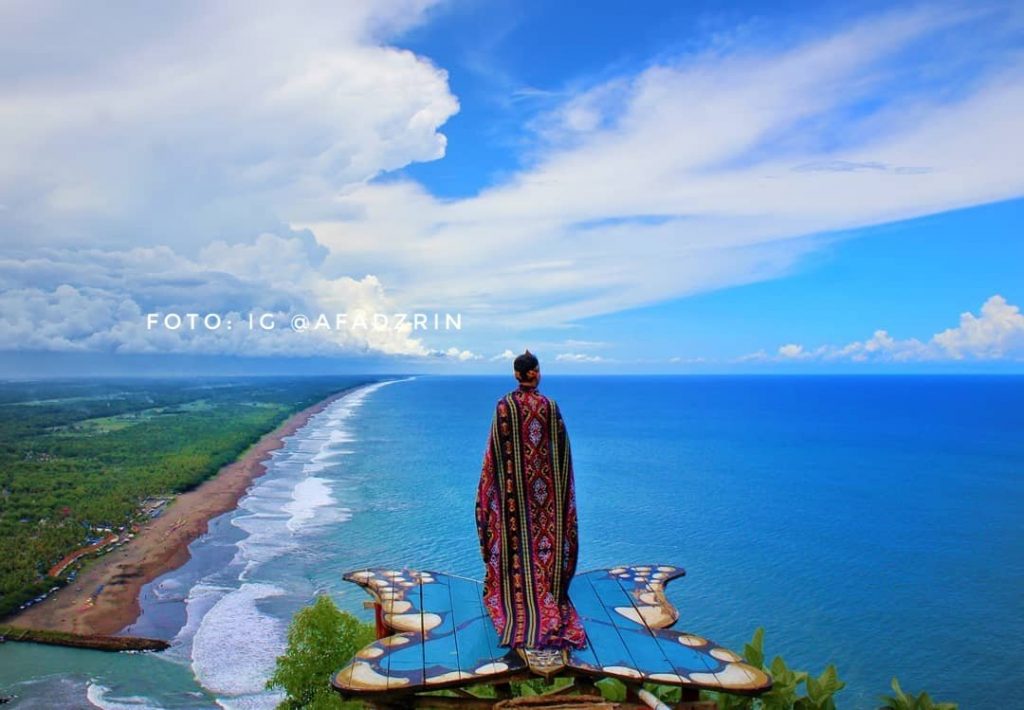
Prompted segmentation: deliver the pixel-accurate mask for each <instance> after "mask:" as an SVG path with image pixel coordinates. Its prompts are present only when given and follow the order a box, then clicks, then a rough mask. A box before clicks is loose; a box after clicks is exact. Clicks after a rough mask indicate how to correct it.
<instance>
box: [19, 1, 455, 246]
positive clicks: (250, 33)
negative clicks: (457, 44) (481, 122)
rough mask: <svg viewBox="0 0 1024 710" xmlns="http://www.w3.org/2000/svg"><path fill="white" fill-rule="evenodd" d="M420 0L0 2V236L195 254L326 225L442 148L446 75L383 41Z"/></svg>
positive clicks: (412, 17) (450, 100) (416, 13)
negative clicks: (352, 197) (302, 223)
mask: <svg viewBox="0 0 1024 710" xmlns="http://www.w3.org/2000/svg"><path fill="white" fill-rule="evenodd" d="M428 4H429V3H427V2H422V1H420V0H381V1H376V0H374V1H373V2H369V1H360V0H356V1H355V2H344V3H336V2H317V1H305V2H299V3H291V4H288V5H287V6H285V5H278V4H273V3H271V4H261V5H260V6H259V8H258V10H254V8H253V7H252V6H249V5H246V4H237V3H236V4H232V3H206V4H201V5H194V4H171V5H166V6H164V7H162V8H160V10H159V12H156V15H155V16H154V14H153V9H152V8H144V7H142V6H137V7H123V6H119V7H114V6H107V7H103V6H98V7H85V6H74V5H73V6H68V5H67V4H66V3H47V2H41V3H15V4H7V5H6V7H5V8H4V10H3V22H0V42H2V43H3V46H4V65H5V66H4V71H3V72H0V195H2V196H3V202H4V204H5V205H6V207H7V209H5V210H4V211H3V212H0V240H3V241H4V242H6V243H7V244H17V243H18V240H19V239H24V238H25V237H29V238H31V239H32V240H33V241H35V242H38V241H41V240H45V241H46V242H48V243H51V244H65V245H66V244H70V243H79V244H80V243H82V242H83V241H87V242H88V243H89V244H91V245H93V246H100V245H104V246H118V247H123V246H125V245H128V244H138V243H139V242H144V243H150V244H152V243H164V244H166V243H170V242H171V241H173V242H175V243H177V244H179V245H180V244H182V243H186V244H189V245H193V246H199V245H203V244H205V243H207V242H208V241H210V240H211V239H212V238H217V237H226V238H228V239H229V240H231V241H235V240H238V239H248V238H250V237H251V236H252V235H253V234H256V233H259V232H261V231H267V230H269V231H278V230H279V229H280V228H281V226H282V225H284V224H286V223H287V222H289V221H292V220H298V219H309V218H310V217H311V216H313V215H320V216H327V215H336V214H337V209H336V207H335V205H334V203H333V199H334V198H335V196H336V195H338V194H339V193H342V192H344V191H345V190H347V189H350V188H352V187H353V186H356V185H359V184H362V183H364V182H366V181H367V180H369V179H371V178H373V177H374V176H376V175H378V174H380V173H381V172H383V171H388V170H394V169H397V168H401V167H403V166H405V165H408V164H409V163H410V162H414V161H423V160H434V159H437V158H439V157H441V156H442V155H444V151H445V142H446V141H445V137H444V135H443V134H441V133H440V132H439V131H438V129H439V127H440V126H441V125H442V124H443V123H444V122H445V121H446V120H447V119H448V118H449V117H450V116H452V115H453V114H454V113H455V112H456V111H457V110H458V103H457V101H456V99H455V97H454V96H453V95H452V94H451V92H450V91H449V88H448V82H447V74H446V72H445V71H444V70H443V69H441V68H439V67H437V66H435V65H434V64H433V63H432V62H430V60H429V59H427V58H424V57H419V56H416V55H414V54H413V53H411V52H409V51H406V50H402V49H400V48H396V47H392V46H388V45H387V44H386V37H388V36H389V35H391V34H393V33H394V32H395V31H398V30H400V29H402V28H404V27H407V26H409V25H410V24H413V23H416V22H418V21H420V20H421V19H422V16H423V13H424V10H425V8H426V6H427V5H428ZM44 58H45V59H44Z"/></svg>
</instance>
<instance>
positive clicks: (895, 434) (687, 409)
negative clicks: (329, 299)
mask: <svg viewBox="0 0 1024 710" xmlns="http://www.w3.org/2000/svg"><path fill="white" fill-rule="evenodd" d="M513 385H514V382H513V381H512V379H511V378H510V377H500V378H499V377H480V378H441V377H416V378H412V379H404V380H401V381H393V382H389V383H386V384H378V385H371V386H369V387H367V388H364V389H361V390H358V391H356V392H354V393H352V394H350V395H348V396H347V397H345V398H343V399H341V400H339V401H338V402H336V403H335V404H333V405H331V406H330V407H329V408H328V409H326V410H325V411H324V412H322V413H321V414H319V415H317V416H315V417H314V418H313V419H312V420H311V421H310V423H309V424H308V425H307V426H306V427H305V428H304V429H302V430H301V431H299V432H298V433H297V434H296V435H295V436H293V437H291V438H290V439H288V440H287V442H286V445H285V447H284V448H283V449H281V450H279V451H278V452H275V454H274V456H273V459H272V462H271V464H270V466H269V470H268V473H267V474H266V475H265V476H263V477H262V478H260V479H259V480H258V481H257V482H256V483H255V485H254V486H253V488H252V489H251V491H250V492H249V494H248V495H247V496H246V497H245V498H244V499H243V500H242V502H241V505H240V507H239V508H238V510H236V511H234V512H232V513H228V514H225V515H223V516H220V517H219V518H217V519H216V520H214V521H213V523H212V525H211V530H210V532H209V533H208V534H207V535H206V536H205V537H203V538H202V539H200V540H197V541H196V542H195V543H193V545H192V559H191V560H190V561H189V562H188V563H187V564H186V565H185V566H184V567H182V568H181V569H179V570H175V571H174V572H171V573H169V574H167V575H165V576H164V577H162V578H160V579H158V580H155V581H154V583H153V584H151V585H149V586H148V587H147V588H146V590H145V592H144V600H143V601H144V613H143V615H142V617H141V619H140V620H139V622H138V623H137V624H136V625H135V627H134V628H133V629H132V630H134V631H136V632H138V633H140V634H144V635H156V636H162V637H165V638H168V639H171V640H172V647H171V649H170V650H168V651H166V652H162V653H159V654H105V653H100V652H92V651H83V650H74V649H61V648H50V647H44V646H35V645H30V644H16V643H7V644H3V645H0V694H8V695H11V694H13V695H15V696H16V700H15V701H14V702H13V703H12V704H10V705H8V707H12V708H89V707H102V708H140V707H147V708H149V707H153V708H170V707H176V708H184V707H188V708H216V707H225V708H264V707H273V706H274V704H275V702H276V700H277V699H278V698H277V697H276V696H274V695H273V694H272V693H267V692H265V691H263V690H262V685H263V682H264V680H265V679H266V677H267V676H268V675H269V673H270V670H271V669H272V667H273V664H274V658H275V656H276V655H277V654H279V653H280V652H281V651H282V650H283V648H284V640H285V633H286V630H287V624H288V620H289V619H290V617H291V615H292V614H293V613H294V612H295V611H296V610H297V609H299V608H301V607H302V606H303V605H305V604H308V603H310V601H311V600H312V598H313V596H314V595H315V594H316V593H317V592H320V591H327V592H329V593H330V594H331V595H332V596H333V597H334V598H335V599H336V600H337V601H338V603H339V604H340V605H342V606H343V607H344V608H347V609H349V610H351V611H353V612H355V613H358V614H359V615H361V616H363V617H365V618H367V619H368V618H369V612H367V611H364V610H363V609H362V602H363V599H364V595H363V593H362V592H361V591H360V590H359V589H358V588H356V587H355V586H353V585H350V584H348V583H345V582H342V581H341V573H342V572H343V571H345V570H347V569H351V568H354V567H359V566H362V565H367V564H374V565H378V564H382V565H387V566H396V565H409V566H414V567H421V568H431V569H434V570H441V571H451V572H455V573H461V574H466V575H471V576H476V577H479V576H480V574H481V573H482V565H481V564H480V562H479V559H478V558H479V551H478V547H477V541H476V532H475V528H474V519H473V502H474V495H475V491H476V483H477V478H478V475H479V465H480V461H481V458H482V455H483V449H484V444H485V442H486V437H487V433H488V428H489V425H490V416H491V411H492V407H493V404H494V402H495V400H496V399H497V398H498V397H499V396H500V395H501V394H503V393H504V392H505V391H506V390H508V389H511V388H512V386H513ZM541 390H542V391H543V392H545V393H547V394H548V395H549V396H552V397H554V398H555V399H557V400H558V402H559V404H560V406H561V408H562V411H563V414H564V416H565V418H566V423H567V425H568V429H569V434H570V438H571V441H572V447H573V454H574V463H575V473H576V486H577V500H578V504H579V512H580V537H581V551H580V569H581V570H582V569H590V568H595V567H605V566H613V565H618V564H623V563H644V562H656V563H670V564H675V565H681V566H683V567H685V568H686V569H687V570H688V575H687V576H686V577H685V578H683V579H681V580H677V581H676V582H673V583H672V585H670V586H669V588H668V595H669V597H670V599H671V600H672V601H673V603H674V604H675V605H676V606H677V607H678V608H679V610H680V612H681V614H680V621H679V623H678V624H677V626H678V627H680V628H684V629H686V630H689V631H693V632H697V633H700V634H703V635H706V636H710V637H711V638H713V639H715V640H716V641H718V642H719V643H722V644H724V645H726V646H730V647H732V648H734V649H735V650H742V646H743V643H744V641H746V640H747V639H748V638H749V637H750V635H751V633H752V632H753V630H754V629H755V628H756V627H757V626H764V627H765V629H766V633H767V649H768V652H769V655H772V654H781V655H783V656H784V657H785V658H786V659H787V661H789V662H790V663H791V665H795V666H800V667H804V668H807V669H809V670H812V671H814V672H819V671H820V670H822V669H823V668H824V666H825V665H826V664H828V663H835V664H836V665H837V666H838V668H839V672H840V676H841V677H842V678H843V679H844V680H846V681H847V683H848V687H847V689H846V690H844V691H843V692H842V693H841V694H840V696H839V697H838V700H839V703H838V704H839V707H841V708H873V707H878V702H877V699H878V696H879V695H880V694H881V693H883V692H886V691H887V690H888V684H889V680H890V678H891V677H892V676H893V675H898V676H899V677H900V680H901V681H902V683H903V685H904V687H905V688H909V689H915V690H919V689H927V690H928V691H929V692H930V693H931V694H932V696H933V697H938V698H941V699H949V700H956V701H959V702H960V704H961V707H962V708H992V707H1013V706H1015V705H1018V704H1019V702H1020V701H1019V693H1020V690H1019V687H1020V681H1021V680H1022V679H1024V675H1022V672H1021V671H1020V660H1019V659H1020V658H1022V657H1024V613H1022V612H1024V606H1022V604H1021V599H1022V592H1024V522H1022V521H1024V515H1022V513H1024V378H1022V377H986V376H972V377H951V376H942V377H939V376H936V377H930V376H929V377H925V376H915V377H896V376H885V377H867V376H857V377H852V376H851V377H548V378H546V379H545V380H544V381H543V382H542V384H541Z"/></svg>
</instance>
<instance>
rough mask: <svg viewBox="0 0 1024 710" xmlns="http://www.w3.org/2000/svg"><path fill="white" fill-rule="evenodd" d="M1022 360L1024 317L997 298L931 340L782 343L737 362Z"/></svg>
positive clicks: (881, 333)
mask: <svg viewBox="0 0 1024 710" xmlns="http://www.w3.org/2000/svg"><path fill="white" fill-rule="evenodd" d="M1002 359H1011V360H1024V314H1021V312H1020V308H1019V307H1017V306H1014V305H1012V304H1010V303H1008V302H1007V301H1006V299H1005V298H1003V297H1002V296H1000V295H998V294H996V295H994V296H992V297H991V298H989V299H988V300H987V301H985V303H984V304H982V306H981V310H980V313H979V314H978V315H975V314H973V313H970V312H967V313H963V314H961V315H960V324H959V325H958V326H957V327H955V328H948V329H946V330H944V331H942V332H941V333H936V334H935V335H933V336H932V337H931V339H930V340H928V341H927V342H922V341H920V340H918V339H917V338H906V339H897V338H893V337H892V336H891V335H890V334H889V333H888V332H887V331H885V330H876V331H875V332H874V333H873V334H872V336H871V337H870V338H868V339H866V340H857V341H854V342H852V343H847V344H846V345H820V346H818V347H816V348H813V349H810V350H808V349H806V348H804V346H803V345H800V344H797V343H789V344H786V345H782V346H780V347H779V348H778V350H777V351H776V352H775V353H767V352H765V351H763V350H762V351H758V352H756V353H751V354H749V355H744V356H743V357H740V358H737V361H738V362H795V361H801V360H814V361H824V362H837V361H847V362H936V361H951V360H1002Z"/></svg>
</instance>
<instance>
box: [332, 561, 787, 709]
mask: <svg viewBox="0 0 1024 710" xmlns="http://www.w3.org/2000/svg"><path fill="white" fill-rule="evenodd" d="M684 574H685V572H684V571H683V570H682V569H681V568H679V567H674V566H671V565H634V566H622V567H614V568H611V569H603V570H593V571H590V572H585V573H582V574H578V575H576V576H575V577H574V578H573V580H572V584H571V585H570V587H569V597H570V599H571V600H572V602H573V605H574V606H575V607H576V611H577V612H578V613H579V615H580V619H581V620H582V622H583V628H584V629H585V630H586V633H587V640H588V643H587V646H586V648H584V649H572V650H570V651H568V652H567V653H566V654H565V655H564V656H563V658H562V662H563V663H564V668H563V669H562V671H561V672H563V673H569V674H576V675H587V676H591V677H595V678H596V677H612V678H618V679H619V680H622V681H624V682H627V683H640V682H643V681H650V682H654V683H661V684H666V685H678V686H682V687H688V688H695V689H698V688H705V689H708V690H724V691H729V692H735V693H743V694H748V695H757V694H760V693H763V692H765V691H766V690H768V689H769V688H771V678H770V677H769V676H768V675H767V674H766V673H765V672H764V671H762V670H761V669H759V668H755V667H753V666H750V665H748V664H747V663H744V662H743V660H742V659H741V658H740V657H739V655H738V654H735V653H733V652H732V651H730V650H728V649H726V648H722V647H721V646H719V645H717V644H715V643H714V642H713V641H710V640H708V639H706V638H703V637H701V636H699V635H697V634H692V633H687V632H683V631H678V630H675V629H672V628H669V627H671V626H672V625H673V624H675V622H676V620H677V619H678V617H679V614H678V612H677V611H676V609H675V608H674V607H673V606H672V605H671V604H670V603H669V601H668V599H667V598H666V597H665V593H664V590H665V585H666V584H668V583H669V582H670V581H672V580H673V579H676V578H678V577H681V576H683V575H684ZM344 578H345V579H347V580H349V581H351V582H355V583H356V584H359V585H360V586H362V587H363V588H364V589H365V590H366V591H367V592H368V593H369V594H370V596H371V597H373V599H374V601H375V602H376V603H378V604H380V607H381V611H382V618H383V623H384V626H385V627H386V629H387V630H388V631H389V632H391V635H389V636H385V637H384V638H381V639H378V640H376V641H374V642H373V643H371V644H369V645H368V646H366V647H365V648H363V649H361V650H360V651H359V652H358V653H357V654H356V655H355V657H354V658H353V659H352V661H351V662H350V663H349V664H348V665H347V666H345V667H344V668H342V669H341V670H340V671H338V672H337V673H336V674H335V676H334V678H333V679H332V683H333V685H334V687H335V688H336V689H337V690H339V691H340V692H342V693H345V694H352V695H363V694H381V693H386V694H393V693H415V692H417V691H424V690H435V689H440V688H452V687H457V686H460V685H469V684H477V683H499V682H504V681H507V680H509V679H512V678H522V677H525V676H528V675H529V674H530V673H531V668H530V666H529V665H528V663H527V661H526V660H525V659H524V657H523V656H521V655H520V654H519V653H518V652H516V651H514V650H511V649H508V648H503V647H501V646H499V645H498V634H497V632H496V630H495V628H494V625H493V623H492V622H491V619H490V617H489V616H488V615H487V613H486V610H485V609H484V606H483V588H482V585H481V583H480V582H478V581H476V580H473V579H466V578H464V577H457V576H453V575H448V574H442V573H436V572H419V571H415V570H388V569H382V568H370V569H363V570H356V571H353V572H348V573H346V574H345V576H344Z"/></svg>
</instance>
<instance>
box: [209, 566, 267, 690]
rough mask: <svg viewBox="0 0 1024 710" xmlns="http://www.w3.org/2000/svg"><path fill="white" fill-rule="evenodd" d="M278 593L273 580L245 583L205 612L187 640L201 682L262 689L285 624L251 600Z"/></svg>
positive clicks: (226, 687) (217, 687) (216, 687)
mask: <svg viewBox="0 0 1024 710" xmlns="http://www.w3.org/2000/svg"><path fill="white" fill-rule="evenodd" d="M282 594H284V590H283V589H281V588H280V587H276V586H274V585H272V584H248V583H247V584H243V585H242V586H241V587H240V588H239V589H237V590H235V591H233V592H230V593H229V594H226V595H224V597H222V598H221V599H220V600H219V601H218V602H217V603H216V604H214V605H213V608H211V609H210V610H209V611H208V612H207V613H206V615H205V616H204V617H203V620H202V623H200V625H199V629H198V630H197V631H196V635H195V638H194V639H193V640H192V670H193V672H194V673H195V676H196V679H197V680H198V681H199V682H200V683H201V684H202V685H203V687H204V688H206V689H207V690H209V691H211V692H214V693H217V694H219V695H227V696H239V695H245V696H249V695H261V694H262V691H263V684H264V683H265V682H266V679H267V678H268V677H270V674H271V673H272V672H273V670H274V664H275V661H276V659H277V656H278V655H279V654H280V653H282V652H283V651H284V646H285V637H286V630H287V625H286V624H285V623H284V622H283V621H281V620H280V619H275V618H274V617H272V616H269V615H267V614H264V613H262V612H261V611H260V610H259V609H258V608H257V607H256V602H257V600H259V599H266V598H268V597H275V596H280V595H282Z"/></svg>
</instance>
